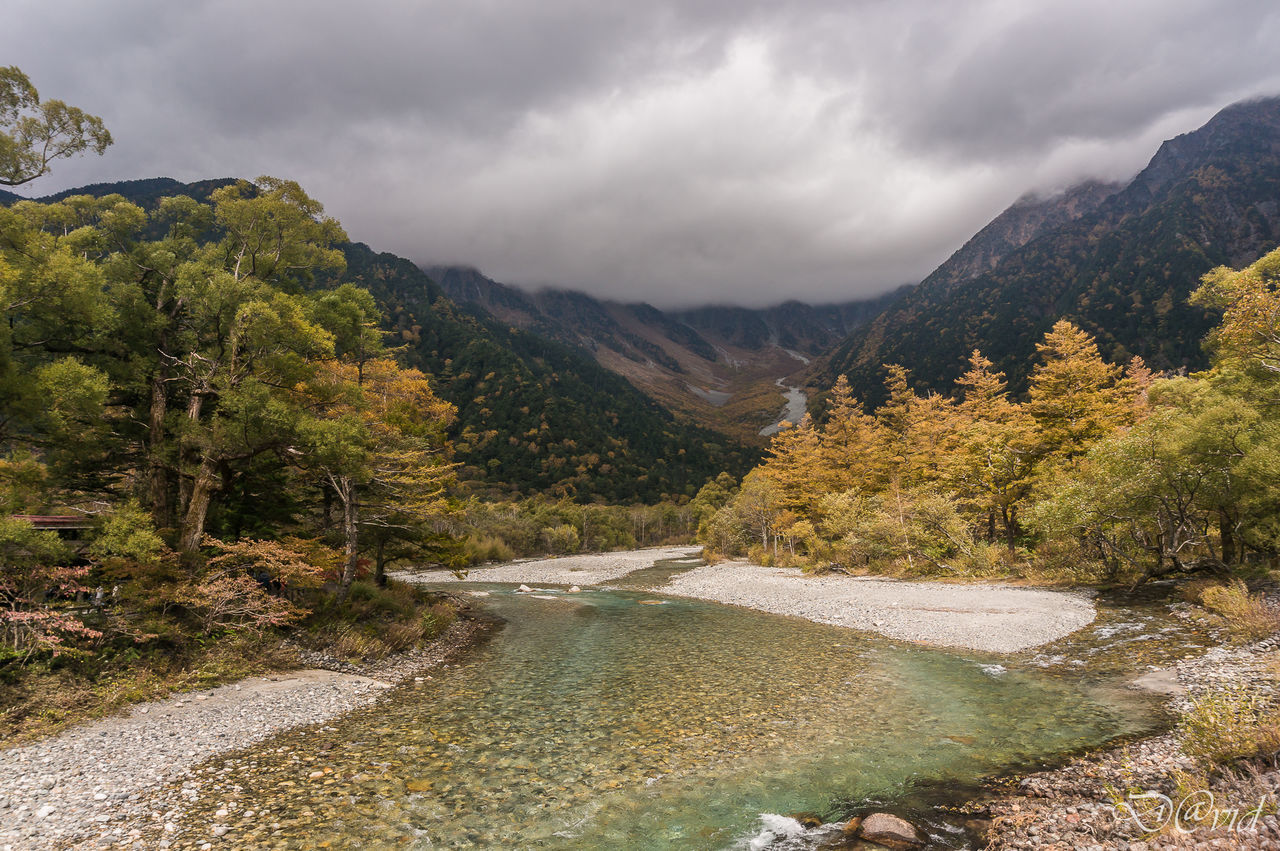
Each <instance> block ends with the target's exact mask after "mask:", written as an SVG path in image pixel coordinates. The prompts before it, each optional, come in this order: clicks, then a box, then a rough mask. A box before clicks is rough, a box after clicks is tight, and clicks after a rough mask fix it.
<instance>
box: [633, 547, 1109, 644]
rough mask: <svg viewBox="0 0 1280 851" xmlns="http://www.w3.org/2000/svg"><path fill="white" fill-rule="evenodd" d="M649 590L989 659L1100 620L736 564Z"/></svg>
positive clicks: (939, 589)
mask: <svg viewBox="0 0 1280 851" xmlns="http://www.w3.org/2000/svg"><path fill="white" fill-rule="evenodd" d="M654 590H655V591H658V592H660V593H662V594H670V595H672V596H677V597H696V598H698V599H702V600H712V601H714V602H717V603H729V604H732V605H735V606H746V607H748V608H752V609H759V610H761V611H765V612H772V613H774V614H778V615H794V616H797V617H802V618H807V619H809V620H811V621H817V622H819V623H829V624H835V625H837V626H846V627H850V628H852V629H860V630H865V631H868V632H876V633H879V634H880V635H884V636H887V637H889V638H897V639H903V640H906V641H916V642H921V643H924V644H934V645H939V646H942V647H962V648H966V649H969V650H981V651H986V652H991V653H1016V652H1018V651H1020V650H1026V649H1027V648H1029V647H1036V646H1039V645H1041V644H1046V643H1048V642H1050V641H1054V640H1055V639H1058V638H1061V637H1062V636H1064V635H1067V634H1068V633H1072V632H1075V631H1076V630H1077V629H1080V628H1081V627H1084V626H1087V625H1088V624H1089V623H1091V622H1092V621H1093V619H1094V617H1095V615H1096V614H1097V612H1096V610H1095V609H1094V607H1093V604H1092V603H1091V602H1089V600H1088V598H1087V596H1086V595H1084V594H1081V593H1075V592H1062V591H1041V590H1035V589H1030V588H1014V587H1011V586H1007V585H995V584H980V585H954V584H949V583H942V582H904V581H901V580H896V579H873V578H868V577H854V576H842V575H826V576H806V575H804V574H803V573H801V572H800V571H799V570H795V569H791V568H775V567H761V566H759V565H755V564H747V563H745V562H741V561H730V562H722V563H721V564H714V565H706V566H703V567H698V568H696V569H694V570H691V571H688V572H687V573H681V574H678V575H677V576H675V577H673V578H672V580H671V581H670V582H669V583H668V584H666V585H663V586H661V587H659V588H655V589H654Z"/></svg>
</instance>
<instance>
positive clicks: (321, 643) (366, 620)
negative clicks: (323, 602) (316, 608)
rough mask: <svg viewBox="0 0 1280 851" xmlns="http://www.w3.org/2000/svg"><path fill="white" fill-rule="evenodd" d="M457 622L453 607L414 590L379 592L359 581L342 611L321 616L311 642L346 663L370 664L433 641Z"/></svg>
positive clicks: (392, 586) (394, 586)
mask: <svg viewBox="0 0 1280 851" xmlns="http://www.w3.org/2000/svg"><path fill="white" fill-rule="evenodd" d="M453 617H454V611H453V608H452V607H451V606H449V605H448V604H447V603H444V602H440V601H434V602H433V601H431V600H429V599H427V597H426V596H425V595H424V593H423V592H422V591H420V590H419V589H417V588H415V587H413V586H411V585H406V584H404V583H400V582H391V583H389V584H388V585H387V586H386V587H385V588H379V587H378V586H377V585H374V584H373V583H372V582H356V583H353V584H352V586H351V594H350V596H349V597H348V599H347V603H346V605H345V606H344V607H343V608H342V609H341V610H331V611H325V612H320V613H318V615H317V618H316V620H315V623H313V625H312V629H311V632H310V642H309V643H311V644H312V645H313V646H315V647H316V648H317V649H326V650H328V651H329V652H332V653H334V654H335V655H337V656H341V657H343V658H346V659H350V660H353V661H364V662H371V661H375V660H377V659H383V658H385V657H387V656H389V655H391V654H392V653H399V652H402V651H404V650H408V649H410V648H411V647H416V646H417V645H419V644H421V643H422V642H424V641H429V640H431V639H432V638H435V637H436V636H437V635H439V634H440V633H441V632H443V631H444V630H445V629H446V628H447V627H448V626H449V624H450V623H452V622H453Z"/></svg>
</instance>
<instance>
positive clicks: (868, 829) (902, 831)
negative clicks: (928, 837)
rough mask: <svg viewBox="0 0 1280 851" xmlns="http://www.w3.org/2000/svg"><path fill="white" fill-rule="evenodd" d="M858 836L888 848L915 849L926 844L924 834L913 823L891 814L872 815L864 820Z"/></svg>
mask: <svg viewBox="0 0 1280 851" xmlns="http://www.w3.org/2000/svg"><path fill="white" fill-rule="evenodd" d="M858 835H859V836H860V837H862V838H863V839H865V840H867V841H868V842H876V843H879V844H880V845H883V846H884V847H886V848H894V849H899V848H915V847H916V846H917V845H923V844H924V839H925V837H924V834H922V833H921V832H920V831H918V830H916V828H915V826H914V825H913V824H911V822H909V821H906V820H905V819H900V818H898V817H897V816H895V815H890V814H889V813H872V814H871V815H869V816H867V817H866V818H864V819H863V820H862V827H861V829H860V830H859V832H858Z"/></svg>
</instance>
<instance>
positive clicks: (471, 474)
mask: <svg viewBox="0 0 1280 851" xmlns="http://www.w3.org/2000/svg"><path fill="white" fill-rule="evenodd" d="M229 182H231V181H230V180H212V181H202V182H199V183H193V184H182V183H179V182H177V181H175V180H170V179H168V178H156V179H151V180H138V181H126V182H121V183H109V184H95V185H93V186H87V187H82V188H79V189H73V190H68V191H66V192H60V193H58V194H57V195H56V196H50V197H47V198H39V199H35V200H38V201H44V202H47V201H52V200H57V199H59V198H64V197H67V196H70V195H77V194H89V195H95V196H103V195H109V194H113V193H115V194H120V195H123V196H124V197H125V198H127V199H129V200H132V201H134V202H135V203H138V204H139V205H141V206H143V207H151V206H154V205H155V204H156V203H158V202H159V200H160V198H162V197H165V196H169V195H189V196H191V197H193V198H196V199H197V200H207V199H208V197H209V194H210V193H211V192H212V191H213V190H214V189H216V188H217V187H218V186H222V185H226V184H227V183H229ZM13 197H14V198H17V197H18V196H13ZM0 201H4V198H3V197H0ZM341 248H342V251H343V254H344V255H345V257H346V261H347V267H346V270H345V272H344V273H343V274H342V276H341V280H343V281H350V282H352V283H355V284H357V285H359V286H363V287H365V288H366V289H368V290H369V291H370V292H372V293H373V295H374V297H375V298H376V299H377V300H378V302H379V305H380V306H381V308H382V310H383V313H384V317H385V328H386V330H387V331H388V333H389V337H390V341H391V343H392V344H393V345H399V346H403V347H404V349H403V350H404V357H405V359H406V361H407V362H408V363H409V364H410V365H412V366H416V367H419V368H421V369H422V370H423V371H424V372H427V373H428V374H429V375H431V376H432V377H433V379H434V385H435V389H436V392H437V393H438V394H439V395H440V396H442V397H443V398H445V399H448V400H449V401H450V402H452V403H453V404H454V405H456V406H457V408H458V418H457V422H456V424H455V425H454V429H453V438H454V444H455V458H456V460H458V461H460V462H461V463H462V465H463V468H462V470H461V473H460V475H461V478H463V479H464V480H468V481H471V482H473V483H476V484H477V485H478V487H479V488H480V489H483V490H485V491H487V492H488V493H489V494H491V495H512V496H514V495H517V494H532V493H539V492H545V493H549V494H552V495H563V496H567V497H572V498H576V499H578V500H582V501H592V500H604V501H609V502H630V501H635V500H643V501H656V500H658V499H660V498H663V497H669V496H671V497H674V496H681V495H684V496H692V495H693V494H694V493H696V492H697V489H698V488H699V487H701V486H702V484H703V483H704V482H705V481H706V480H707V479H708V478H711V477H714V476H715V475H716V474H717V473H719V472H720V471H722V470H727V471H729V472H731V473H734V474H735V475H741V474H742V473H744V472H745V471H746V470H747V469H749V468H750V467H751V465H752V464H753V463H755V461H757V460H758V457H759V453H758V451H756V450H752V449H747V448H744V447H743V446H741V445H739V444H737V443H735V442H734V441H733V440H731V439H729V438H727V437H725V436H724V435H723V434H718V433H716V432H713V431H710V430H707V429H702V428H698V427H696V426H693V425H690V424H688V423H686V422H681V421H677V419H676V418H675V417H674V416H673V415H672V414H671V412H670V411H668V410H666V409H665V408H663V407H662V406H661V405H660V404H658V403H657V402H655V401H654V400H653V399H651V398H649V397H648V396H646V395H645V394H644V393H642V392H641V391H640V390H638V389H636V388H635V387H634V386H632V385H631V384H630V383H629V382H628V381H627V380H626V379H625V378H623V377H622V376H620V375H618V374H616V373H614V372H612V371H610V370H608V369H606V368H604V367H602V366H601V365H600V364H598V363H596V361H595V360H594V359H592V358H591V357H590V356H589V355H587V354H585V353H584V352H582V351H580V350H579V349H578V348H575V347H572V346H567V345H565V344H563V343H560V342H557V341H555V340H551V339H548V338H546V337H543V336H540V335H538V334H536V333H532V332H528V331H522V330H518V329H514V328H512V327H510V325H509V324H508V323H506V322H503V321H499V320H497V319H495V318H494V317H492V316H490V315H488V314H486V313H484V312H483V311H477V310H475V309H474V308H472V309H469V310H466V311H464V310H462V309H460V308H459V307H458V306H457V305H456V304H454V303H453V302H452V301H451V300H450V299H449V298H448V297H447V296H446V294H445V293H444V291H443V290H442V289H441V288H440V286H439V285H438V284H436V283H435V282H434V281H433V280H431V278H429V277H428V276H427V275H426V274H425V273H424V272H423V271H422V270H421V269H419V268H418V267H417V266H416V265H414V264H413V263H412V262H410V261H409V260H406V259H405V258H403V257H397V256H395V255H393V254H385V253H378V252H375V251H373V250H372V249H370V248H369V247H368V246H366V245H363V244H361V243H349V244H345V245H343V246H341ZM336 282H337V281H336V279H335V280H320V281H318V282H317V284H318V285H319V286H326V285H329V284H333V283H336Z"/></svg>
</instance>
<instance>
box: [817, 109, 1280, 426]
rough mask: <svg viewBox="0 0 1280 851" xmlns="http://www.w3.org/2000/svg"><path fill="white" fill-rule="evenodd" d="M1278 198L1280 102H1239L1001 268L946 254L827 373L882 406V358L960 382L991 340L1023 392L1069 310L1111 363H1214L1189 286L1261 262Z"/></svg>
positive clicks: (1279, 218) (1013, 253)
mask: <svg viewBox="0 0 1280 851" xmlns="http://www.w3.org/2000/svg"><path fill="white" fill-rule="evenodd" d="M1092 192H1093V193H1094V194H1093V195H1092V196H1090V197H1096V194H1099V190H1092ZM1086 194H1088V193H1086ZM1078 197H1079V196H1078V194H1073V193H1068V194H1067V195H1066V196H1062V198H1065V199H1072V198H1078ZM1053 200H1054V199H1051V201H1053ZM1277 202H1280V99H1276V98H1271V99H1266V100H1261V101H1253V102H1249V103H1242V104H1236V105H1234V106H1231V107H1228V108H1226V109H1224V110H1222V111H1221V112H1220V113H1218V114H1217V115H1216V116H1214V118H1213V119H1212V120H1210V121H1209V122H1208V123H1207V124H1206V125H1205V126H1204V127H1202V128H1200V129H1199V130H1196V131H1194V132H1192V133H1188V134H1185V135H1182V136H1179V137H1177V138H1176V139H1172V140H1170V141H1168V142H1165V143H1164V144H1163V145H1162V146H1161V147H1160V150H1159V151H1158V152H1157V153H1156V155H1155V156H1154V157H1153V158H1152V160H1151V162H1150V164H1149V165H1148V166H1147V167H1146V168H1145V169H1143V170H1142V171H1141V172H1140V173H1139V174H1138V175H1137V176H1136V177H1135V178H1134V179H1133V180H1132V181H1130V182H1129V184H1128V185H1126V186H1125V187H1124V188H1123V189H1121V190H1119V191H1117V192H1114V193H1112V194H1109V195H1106V197H1104V198H1102V199H1101V200H1100V201H1099V203H1097V204H1096V206H1095V207H1094V208H1093V209H1091V210H1089V211H1088V212H1086V213H1084V214H1083V215H1079V216H1077V217H1075V218H1071V217H1070V215H1069V211H1067V210H1063V211H1061V212H1059V213H1056V214H1054V215H1049V216H1046V217H1045V222H1046V224H1045V226H1042V227H1041V229H1040V230H1039V231H1038V232H1037V233H1036V234H1035V235H1034V236H1033V237H1032V238H1030V239H1029V240H1028V241H1027V242H1026V243H1025V244H1023V245H1021V246H1018V247H1015V248H1012V249H1010V250H1007V251H1006V252H1004V253H1003V254H1002V255H1001V256H1000V257H999V259H998V260H996V262H995V265H994V266H993V267H992V268H990V269H989V270H988V271H985V272H981V273H980V274H977V275H974V276H972V277H970V278H968V279H967V280H964V279H963V278H964V274H953V273H952V272H951V271H950V270H948V269H947V268H946V266H947V264H944V267H943V268H940V269H939V271H938V272H935V273H934V275H931V276H930V278H928V279H926V280H925V282H923V283H922V284H921V285H920V286H919V287H917V288H915V289H914V290H911V291H910V292H909V293H907V295H906V296H905V297H904V298H902V299H901V300H900V301H899V302H898V303H897V304H895V305H893V306H892V307H890V308H889V309H888V310H887V311H886V312H885V313H884V314H883V315H881V316H880V317H878V318H877V319H876V320H874V321H873V322H871V323H869V324H868V325H867V326H865V327H863V328H860V329H858V330H857V331H855V332H854V333H853V335H851V336H850V338H849V339H848V340H847V341H845V342H844V343H843V344H842V345H841V346H840V347H838V348H837V349H836V350H835V351H834V352H833V353H832V354H831V355H830V357H829V358H828V359H827V362H826V364H825V365H824V366H823V367H822V369H821V376H822V379H823V380H824V381H825V382H830V381H832V380H834V378H835V376H836V375H838V374H840V373H845V374H847V375H848V376H849V380H850V382H851V384H852V385H853V387H854V388H855V390H856V392H858V393H859V394H860V395H862V396H863V397H864V398H865V399H867V400H869V401H871V402H872V403H875V402H878V401H879V400H880V399H881V398H882V396H883V389H882V380H883V370H882V367H881V364H884V363H900V364H902V365H904V366H906V367H907V368H908V369H909V370H911V372H912V374H913V376H914V379H915V381H916V383H917V385H918V386H920V387H922V388H929V389H936V390H939V391H949V390H950V387H951V384H952V382H953V380H954V379H955V378H956V376H957V375H959V374H960V373H961V372H962V371H963V368H964V363H965V358H966V357H967V355H968V353H969V352H970V351H972V350H973V349H974V348H981V349H982V350H983V352H984V353H985V354H986V355H987V356H988V357H990V358H991V359H992V360H993V361H994V362H995V363H996V365H997V366H998V367H999V368H1000V369H1003V370H1005V371H1006V372H1007V373H1008V374H1009V377H1010V381H1011V384H1012V386H1013V387H1014V388H1015V389H1021V388H1023V387H1024V386H1025V383H1026V379H1027V376H1028V370H1029V366H1030V363H1031V362H1032V359H1033V357H1034V354H1035V344H1036V342H1037V341H1038V340H1039V339H1040V338H1041V336H1042V335H1043V334H1044V332H1045V331H1046V330H1047V329H1048V328H1049V327H1051V326H1052V324H1053V322H1054V321H1055V320H1057V319H1059V318H1063V317H1065V318H1068V319H1071V320H1072V321H1074V322H1076V323H1078V324H1079V325H1081V326H1082V327H1083V328H1085V330H1087V331H1089V332H1090V333H1092V334H1095V335H1096V336H1097V337H1098V341H1099V345H1100V347H1101V348H1102V350H1103V353H1104V354H1105V355H1106V356H1107V357H1109V358H1111V359H1112V360H1116V361H1123V360H1127V359H1128V358H1129V357H1131V356H1132V355H1134V354H1138V355H1141V356H1142V357H1143V358H1145V359H1146V360H1147V361H1148V363H1149V364H1150V365H1151V366H1152V367H1154V368H1157V369H1179V368H1192V369H1194V368H1198V367H1201V366H1203V365H1204V364H1205V362H1206V361H1205V356H1204V353H1203V351H1202V349H1201V340H1202V338H1203V336H1204V333H1205V332H1206V331H1207V330H1208V327H1209V324H1210V319H1209V317H1208V316H1207V315H1206V314H1205V313H1204V312H1203V311H1202V310H1200V309H1198V308H1194V307H1192V306H1190V305H1188V304H1187V296H1188V294H1189V293H1190V292H1191V290H1192V289H1194V288H1195V286H1196V285H1197V283H1198V281H1199V278H1200V276H1201V275H1202V274H1204V273H1205V272H1207V271H1208V270H1209V269H1211V268H1213V267H1215V266H1218V265H1220V264H1228V265H1233V266H1238V265H1242V264H1246V263H1249V262H1252V261H1253V260H1254V259H1256V258H1257V257H1258V256H1260V255H1261V254H1262V253H1263V252H1264V251H1266V250H1267V249H1269V248H1272V247H1274V246H1275V244H1276V242H1277V241H1280V206H1278V203H1277ZM1068 203H1070V201H1069V200H1068ZM1015 206H1016V205H1015ZM1011 212H1013V211H1007V212H1006V214H1002V218H1003V217H1005V216H1006V215H1009V214H1010V213H1011ZM1058 219H1064V221H1062V223H1060V224H1054V222H1056V221H1057V220H1058ZM997 221H999V219H998V220H997ZM994 224H996V223H995V222H993V225H994ZM948 262H949V263H950V261H948ZM953 265H954V264H953ZM973 268H974V266H973V265H972V264H970V265H969V267H968V270H969V271H972V269H973Z"/></svg>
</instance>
